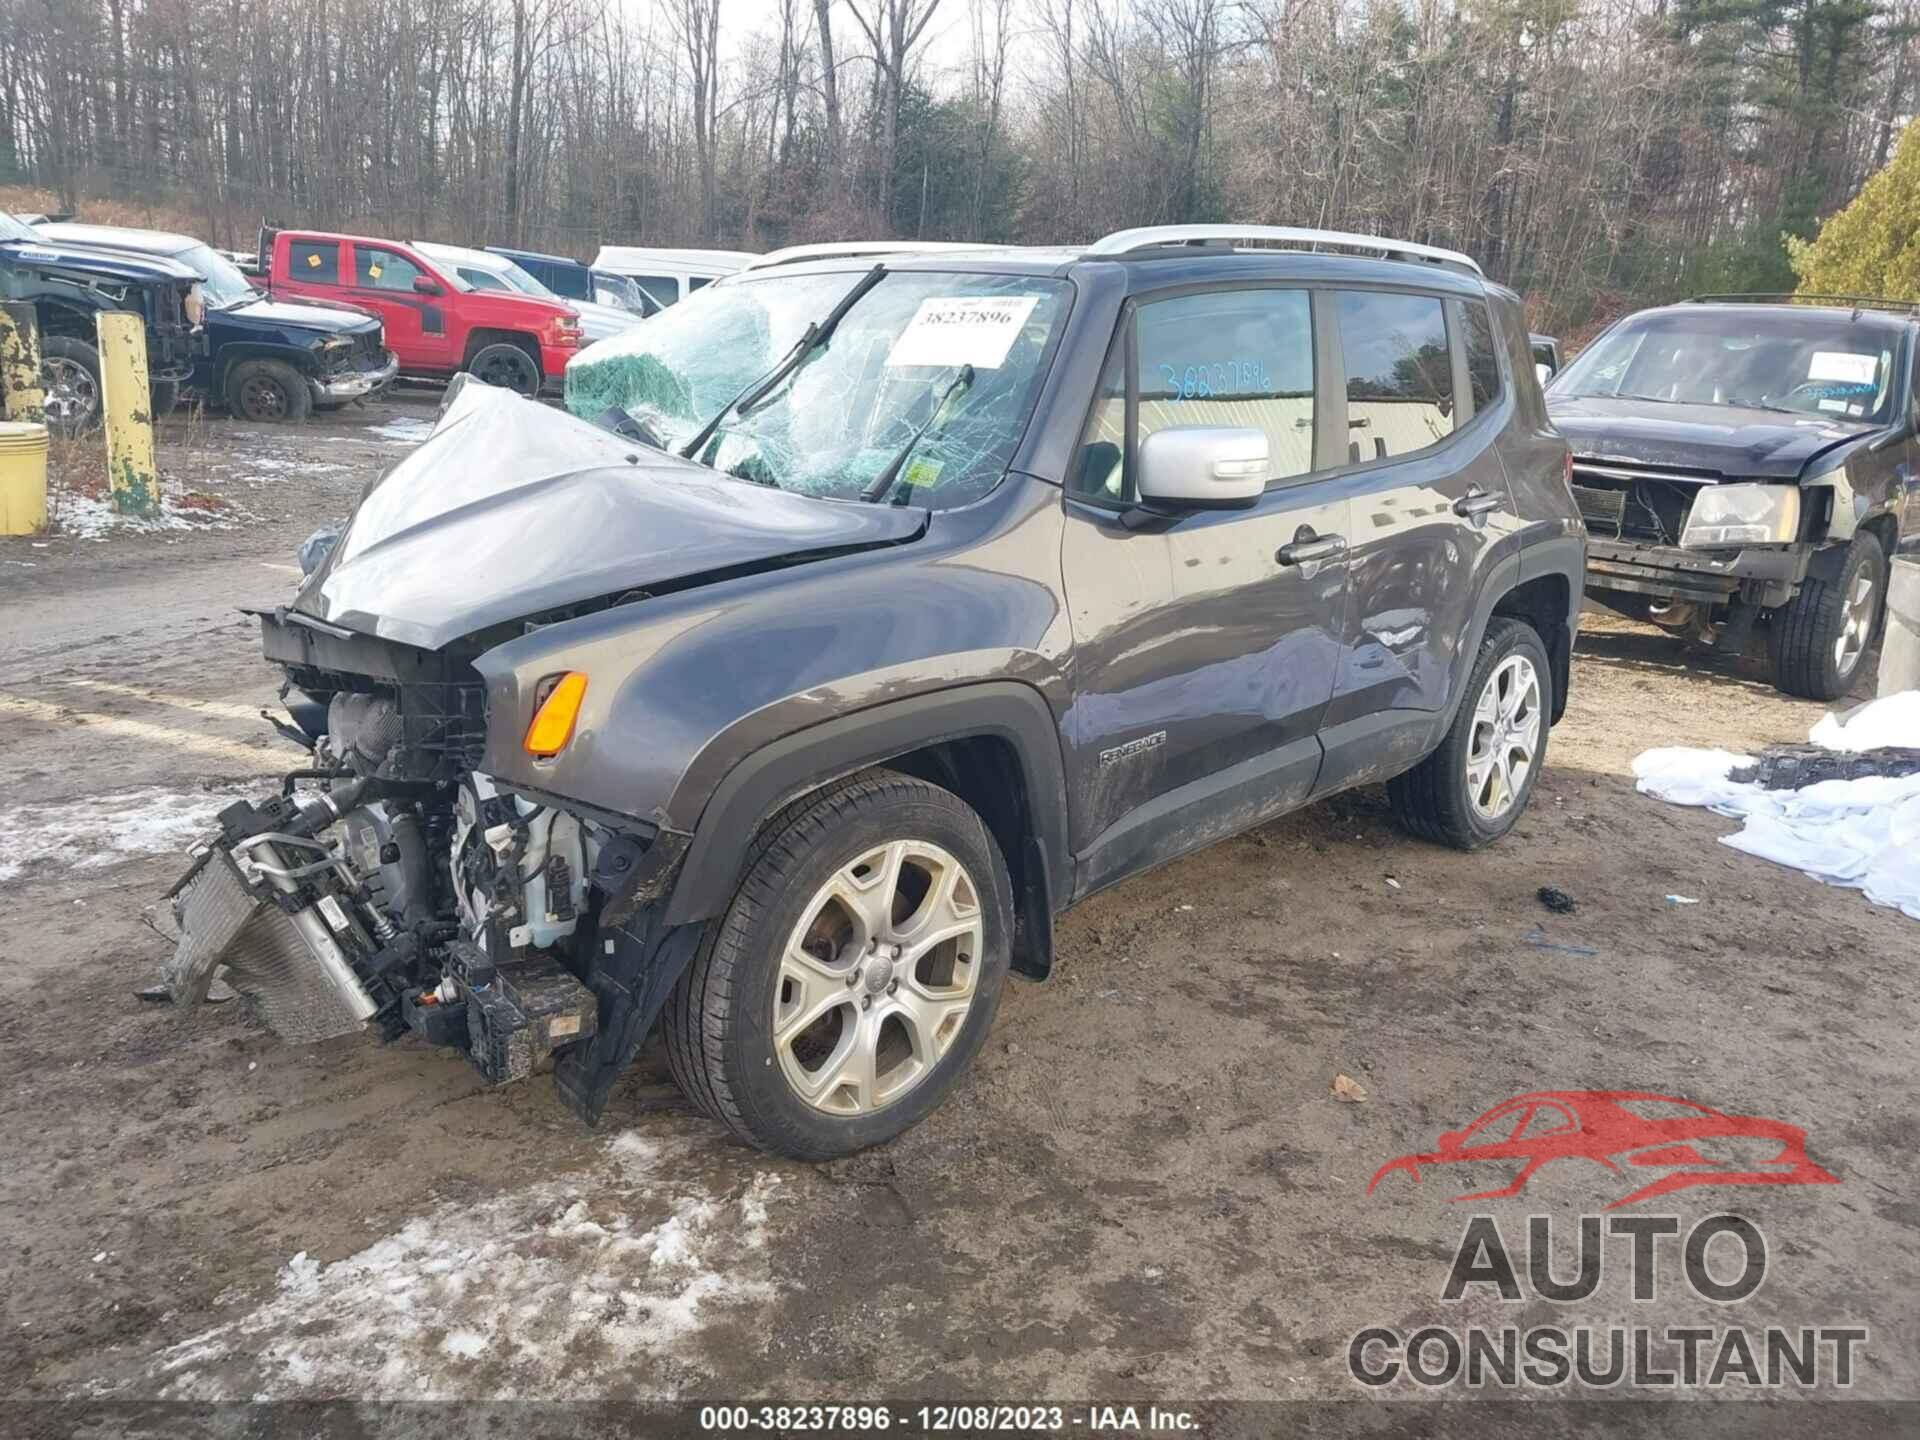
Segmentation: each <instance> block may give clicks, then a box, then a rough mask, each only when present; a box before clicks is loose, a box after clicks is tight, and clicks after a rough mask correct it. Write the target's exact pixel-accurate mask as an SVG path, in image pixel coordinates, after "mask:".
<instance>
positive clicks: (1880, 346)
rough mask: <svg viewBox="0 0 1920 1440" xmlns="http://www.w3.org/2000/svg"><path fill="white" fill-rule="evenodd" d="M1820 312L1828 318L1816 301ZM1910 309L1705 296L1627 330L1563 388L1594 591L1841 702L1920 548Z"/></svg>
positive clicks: (1634, 321) (1795, 691)
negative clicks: (1764, 658)
mask: <svg viewBox="0 0 1920 1440" xmlns="http://www.w3.org/2000/svg"><path fill="white" fill-rule="evenodd" d="M1808 302H1813V303H1808ZM1916 337H1920V318H1917V317H1916V312H1915V309H1914V306H1913V304H1912V303H1911V302H1908V301H1899V302H1891V301H1879V300H1862V299H1854V298H1851V297H1845V296H1798V297H1794V296H1774V297H1756V296H1725V297H1718V296H1702V297H1700V298H1699V299H1696V300H1690V301H1686V302H1684V303H1682V304H1678V305H1668V306H1663V307H1661V308H1658V309H1653V310H1642V311H1639V312H1638V313H1636V314H1633V315H1629V316H1627V317H1626V318H1625V319H1623V320H1620V321H1618V322H1616V323H1615V324H1614V325H1613V326H1612V328H1610V329H1608V330H1606V331H1605V332H1603V333H1602V334H1601V335H1600V337H1599V338H1598V339H1597V340H1595V341H1594V342H1593V343H1592V344H1591V345H1589V346H1588V347H1587V348H1586V349H1585V350H1584V351H1582V352H1581V354H1580V357H1579V358H1578V359H1577V360H1575V361H1573V362H1572V363H1571V364H1570V365H1568V366H1567V368H1566V369H1565V370H1563V371H1561V372H1560V374H1559V375H1558V376H1557V377H1555V379H1554V382H1553V384H1552V385H1551V386H1550V387H1549V388H1548V390H1547V406H1548V409H1549V411H1550V413H1551V414H1552V416H1553V423H1554V425H1555V426H1556V427H1557V428H1558V429H1559V430H1560V432H1561V433H1562V434H1563V435H1565V436H1566V437H1567V438H1568V439H1569V440H1570V441H1571V442H1572V444H1573V450H1574V459H1573V493H1574V497H1575V498H1576V499H1577V500H1578V501H1579V504H1580V510H1581V514H1582V515H1583V517H1584V518H1585V520H1586V524H1587V533H1588V535H1589V536H1590V540H1589V547H1588V565H1587V587H1586V588H1587V593H1588V594H1589V595H1591V596H1592V597H1593V598H1594V599H1596V600H1598V601H1599V602H1600V603H1601V604H1603V605H1606V606H1607V607H1608V608H1610V609H1613V610H1617V611H1620V612H1621V613H1623V614H1626V615H1629V616H1631V617H1633V618H1635V619H1640V620H1648V621H1651V622H1653V623H1655V624H1657V625H1660V626H1662V627H1664V628H1666V629H1668V630H1671V631H1674V632H1676V633H1678V634H1682V635H1685V636H1687V637H1689V638H1691V639H1693V640H1695V641H1697V642H1701V643H1704V644H1707V645H1709V646H1711V647H1712V648H1713V649H1715V650H1719V651H1725V652H1728V653H1732V654H1735V655H1737V654H1739V653H1740V651H1741V650H1743V649H1744V648H1745V646H1746V641H1747V638H1748V636H1749V634H1750V633H1751V631H1752V628H1753V626H1754V624H1755V622H1756V621H1757V620H1759V619H1760V618H1761V617H1763V616H1764V617H1765V618H1766V621H1767V649H1768V654H1769V658H1770V660H1771V662H1772V666H1773V680H1774V684H1775V685H1776V686H1777V687H1778V688H1779V689H1781V690H1782V691H1784V692H1786V693H1787V694H1789V695H1801V696H1805V697H1806V698H1808V699H1811V700H1837V699H1839V698H1840V697H1841V696H1843V695H1845V694H1846V693H1847V692H1848V691H1849V690H1850V689H1852V688H1853V684H1854V681H1855V680H1856V679H1857V678H1858V677H1859V674H1860V670H1861V666H1862V664H1863V662H1864V661H1865V659H1866V656H1867V653H1868V651H1869V649H1870V648H1871V647H1872V645H1873V643H1874V642H1875V640H1876V638H1877V637H1878V635H1879V631H1880V626H1881V621H1882V618H1883V616H1884V614H1885V607H1886V595H1887V580H1888V575H1889V571H1890V564H1891V561H1892V559H1893V557H1894V555H1895V554H1896V553H1900V552H1903V551H1905V552H1909V553H1910V552H1912V551H1913V550H1914V549H1915V546H1916V544H1917V543H1920V500H1916V499H1915V498H1914V496H1913V495H1912V493H1911V486H1912V482H1911V480H1910V479H1909V477H1910V476H1912V475H1914V474H1915V472H1916V469H1920V436H1916V425H1917V424H1920V411H1917V410H1916V406H1915V399H1914V388H1915V369H1914V367H1915V363H1916V358H1917V357H1916V343H1915V342H1916Z"/></svg>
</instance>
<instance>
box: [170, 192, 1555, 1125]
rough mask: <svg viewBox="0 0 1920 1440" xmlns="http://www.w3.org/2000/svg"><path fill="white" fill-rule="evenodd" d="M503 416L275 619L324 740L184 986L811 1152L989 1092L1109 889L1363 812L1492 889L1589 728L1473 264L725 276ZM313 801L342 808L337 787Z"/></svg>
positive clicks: (1126, 241) (283, 656) (1091, 261)
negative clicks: (563, 392) (1463, 852)
mask: <svg viewBox="0 0 1920 1440" xmlns="http://www.w3.org/2000/svg"><path fill="white" fill-rule="evenodd" d="M567 389H568V398H569V404H570V405H571V406H572V407H573V409H574V410H575V411H576V415H575V416H569V415H565V414H562V413H559V412H557V411H554V410H551V409H548V408H545V407H542V406H540V405H538V404H534V403H532V402H529V401H526V400H523V399H521V398H520V397H518V396H515V395H512V394H510V393H508V392H505V391H500V390H490V389H488V388H486V387H485V386H481V385H476V384H464V385H461V386H457V387H456V388H455V390H454V391H453V392H452V394H451V398H450V399H449V401H448V403H447V405H446V408H445V410H444V412H443V414H442V417H441V419H440V421H439V424H438V425H437V427H436V428H435V430H434V432H433V434H432V436H431V437H430V438H429V439H428V440H427V441H425V442H424V443H423V444H422V445H421V446H420V447H419V449H417V450H416V451H414V452H413V453H412V454H411V455H409V456H408V457H407V458H406V459H405V460H403V461H402V462H401V463H400V464H399V465H397V466H396V467H394V468H393V469H392V470H391V471H389V472H388V473H387V474H386V476H385V477H383V478H382V479H381V480H380V481H379V482H378V483H377V484H376V485H374V486H373V487H372V488H371V489H370V490H369V491H368V492H367V494H366V495H365V497H364V498H363V499H362V501H361V502H360V505H359V508H358V510H357V511H356V513H355V514H354V516H353V517H352V520H351V521H350V523H349V524H348V525H347V527H346V529H345V532H344V533H343V534H342V535H341V536H340V538H339V540H338V542H337V543H336V544H334V545H333V547H332V548H331V550H330V551H328V552H327V553H326V554H325V556H324V558H322V559H320V560H319V561H318V563H317V564H316V565H315V567H314V568H313V570H312V572H311V573H310V574H309V575H308V576H307V578H306V580H305V581H304V583H303V584H302V585H301V587H300V589H299V592H298V594H297V596H296V597H295V598H294V599H293V600H292V601H291V602H290V603H287V604H283V605H279V606H275V607H273V608H270V609H264V610H261V611H259V612H258V614H259V620H260V625H261V630H262V634H263V636H264V643H265V651H266V658H267V659H268V660H269V661H270V662H272V663H273V664H275V665H277V666H278V667H280V668H281V670H282V671H283V672H284V674H285V677H286V688H285V691H284V692H283V693H284V695H285V697H286V699H287V702H288V709H289V714H290V717H291V722H290V723H287V724H286V725H285V726H284V728H285V729H286V730H287V731H288V732H290V733H292V734H294V735H295V736H296V737H298V738H299V739H301V740H302V741H303V742H304V743H305V744H307V745H308V746H310V747H311V749H312V752H313V753H312V755H311V757H309V758H308V759H306V760H305V761H304V762H303V764H302V767H301V769H300V770H298V771H295V772H294V773H293V774H291V775H290V776H289V777H288V779H287V782H286V785H285V787H284V789H283V791H282V793H280V794H276V795H273V796H269V797H266V798H263V799H261V800H258V801H251V802H249V801H242V802H238V803H236V804H235V805H233V806H232V807H230V808H229V809H228V810H227V811H226V812H224V813H223V815H222V816H221V830H220V834H219V835H218V836H216V837H213V838H211V839H210V840H209V842H208V843H207V844H206V845H205V846H204V847H203V849H202V850H201V853H200V855H199V857H198V859H197V862H196V864H195V866H194V868H193V869H192V870H191V871H190V872H189V874H188V875H187V876H186V877H185V878H184V879H183V880H182V882H181V884H180V885H179V887H177V889H176V893H175V912H176V915H177V918H178V920H179V923H180V927H181V938H180V941H179V947H178V950H177V953H176V954H175V956H174V958H173V960H172V962H171V964H170V966H169V967H168V983H169V985H170V987H171V989H172V991H173V994H174V996H175V998H176V999H177V1000H179V1001H181V1002H192V1001H194V1000H197V999H199V998H201V997H202V996H203V995H204V994H205V991H206V987H207V985H208V984H209V983H210V981H211V979H212V977H213V975H214V972H215V971H216V970H217V969H219V968H220V967H222V966H224V967H226V970H227V973H228V977H229V979H230V980H231V982H232V983H233V984H234V986H235V987H236V988H238V989H240V990H242V991H245V992H247V993H249V994H251V995H253V996H255V997H256V999H257V1000H258V1002H259V1004H260V1006H261V1008H262V1010H263V1011H264V1013H265V1015H266V1018H267V1019H268V1021H269V1022H270V1023H271V1024H272V1025H273V1026H274V1027H275V1028H276V1029H278V1030H280V1031H281V1032H282V1033H283V1034H286V1035H291V1036H299V1037H315V1036H321V1035H331V1034H338V1033H342V1032H345V1031H349V1030H353V1029H357V1028H361V1027H369V1028H372V1029H374V1030H376V1031H378V1032H379V1033H380V1034H381V1035H383V1036H385V1037H388V1038H397V1037H400V1036H404V1035H409V1034H411V1035H415V1036H418V1037H422V1038H424V1039H426V1040H429V1041H433V1042H437V1043H442V1044H446V1045H450V1046H453V1047H455V1048H457V1049H459V1050H460V1051H462V1052H463V1053H464V1054H465V1055H466V1056H467V1057H468V1058H469V1059H470V1060H471V1062H472V1063H473V1064H474V1066H476V1067H477V1068H478V1069H479V1071H480V1072H481V1073H482V1074H483V1075H485V1076H487V1077H488V1078H489V1079H491V1080H496V1081H506V1080H512V1079H517V1078H520V1077H522V1076H525V1075H528V1074H531V1073H533V1072H534V1071H535V1070H537V1069H542V1068H545V1067H546V1066H548V1065H551V1066H552V1067H553V1070H554V1075H555V1080H556V1083H557V1087H558V1091H559V1094H560V1095H561V1097H562V1098H563V1099H564V1100H565V1101H566V1103H567V1104H569V1105H570V1106H571V1107H573V1108H574V1109H575V1110H576V1111H577V1112H578V1113H579V1114H580V1115H581V1116H583V1117H584V1118H586V1119H588V1120H589V1121H591V1120H594V1119H597V1118H598V1116H599V1115H600V1113H601V1111H602V1108H603V1107H604V1105H605V1104H606V1100H607V1095H608V1091H609V1089H610V1087H611V1085H612V1083H613V1081H614V1080H615V1078H616V1077H617V1076H618V1075H619V1074H620V1073H621V1071H622V1070H623V1069H624V1068H625V1067H626V1066H627V1064H628V1063H629V1062H630V1061H631V1060H632V1059H633V1057H634V1055H635V1054H636V1052H637V1051H638V1050H639V1049H640V1046H641V1044H642V1043H643V1041H644V1040H645V1039H646V1037H647V1035H648V1034H649V1033H650V1032H651V1030H652V1029H653V1027H654V1026H655V1024H656V1023H658V1024H659V1026H660V1028H661V1030H662V1031H663V1033H664V1037H665V1042H666V1053H667V1057H668V1060H669V1062H670V1064H671V1066H672V1070H673V1073H674V1075H675V1077H676V1078H677V1080H678V1082H679V1084H680V1086H681V1087H682V1088H683V1089H684V1091H685V1092H686V1095H687V1097H688V1098H689V1100H691V1101H692V1103H694V1104H695V1105H697V1106H699V1107H700V1108H701V1109H702V1110H704V1111H705V1112H706V1113H707V1114H709V1115H711V1116H712V1117H713V1118H714V1119H715V1120H716V1121H718V1122H719V1123H721V1124H723V1125H725V1126H727V1127H728V1128H729V1129H731V1130H732V1131H733V1132H734V1133H736V1134H738V1135H739V1136H741V1137H743V1138H744V1139H746V1140H748V1141H751V1142H752V1143H754V1144H756V1145H760V1146H763V1147H766V1148H767V1149H770V1150H774V1151H777V1152H780V1153H782V1154H787V1155H792V1156H801V1157H809V1158H821V1157H827V1156H834V1155H841V1154H845V1153H847V1152H849V1151H852V1150H856V1149H859V1148H860V1147H862V1146H867V1145H872V1144H875V1143H877V1142H880V1141H884V1140H886V1139H888V1138H890V1137H892V1136H894V1135H896V1134H898V1133H899V1132H900V1131H901V1130H902V1129H904V1128H905V1127H907V1126H908V1125H911V1124H913V1123H914V1122H915V1121H916V1120H918V1119H920V1118H921V1117H922V1116H924V1115H926V1114H927V1113H928V1112H929V1111H930V1110H932V1109H933V1108H934V1107H935V1106H936V1105H937V1104H939V1103H940V1101H941V1099H942V1098H943V1097H944V1096H945V1095H946V1094H948V1093H949V1091H950V1090H951V1089H952V1087H953V1085H954V1083H955V1081H956V1079H957V1078H958V1076H959V1075H960V1073H961V1072H962V1071H963V1070H964V1068H965V1067H966V1065H967V1063H968V1061H969V1060H970V1059H971V1058H972V1057H973V1056H974V1055H975V1054H976V1053H977V1052H978V1050H979V1049H980V1046H981V1044H982V1043H983V1041H984V1039H985V1037H986V1034H987V1031H988V1029H989V1027H990V1026H991V1024H992V1022H993V1016H994V1010H995V1007H996V1005H997V1004H998V1001H999V996H1000V992H1001V989H1002V985H1003V982H1004V981H1005V979H1006V977H1007V975H1008V973H1009V972H1010V971H1011V972H1017V973H1019V974H1021V975H1024V976H1028V977H1031V978H1034V979H1039V978H1043V977H1045V976H1046V975H1047V973H1048V971H1049V970H1050V969H1051V967H1052V964H1053V934H1054V919H1055V917H1056V916H1057V915H1058V914H1059V913H1060V912H1061V911H1063V910H1065V909H1067V908H1068V907H1069V906H1071V905H1073V904H1075V903H1076V902H1078V901H1080V900H1084V899H1085V898H1087V897H1088V896H1090V895H1092V894H1094V893H1096V892H1098V891H1100V890H1102V889H1103V888H1105V887H1107V886H1109V885H1113V884H1116V883H1118V882H1121V881H1124V880H1126V879H1127V878H1128V877H1130V876H1133V875H1137V874H1139V873H1140V872H1142V871H1144V870H1146V869H1148V868H1150V867H1152V866H1155V865H1160V864H1163V863H1165V862H1167V861H1169V860H1172V859H1175V858H1176V857H1178V856H1180V855H1183V854H1185V853H1187V852H1189V851H1191V850H1194V849H1195V848H1197V847H1199V846H1203V845H1206V844H1209V843H1211V842H1213V841H1216V840H1220V839H1223V838H1225V837H1227V836H1230V835H1233V834H1235V833H1237V832H1240V831H1243V830H1246V829H1247V828H1249V827H1251V826H1254V825H1258V824H1260V823H1261V822H1263V821H1266V820H1269V819H1271V818H1273V817H1275V816H1277V815H1280V814H1283V813H1285V812H1286V811H1288V810H1291V809H1294V808H1296V807H1298V806H1301V805H1304V804H1308V803H1310V802H1312V801H1314V800H1316V799H1319V798H1321V797H1323V796H1327V795H1331V794H1334V793H1337V792H1339V791H1341V790H1345V789H1349V788H1351V787H1353V786H1356V785H1363V784H1369V783H1378V782H1385V783H1386V784H1387V785H1388V787H1389V794H1390V795H1391V797H1392V801H1393V806H1394V809H1395V811H1396V813H1397V814H1398V815H1399V817H1400V818H1401V820H1402V821H1403V822H1404V823H1405V825H1406V827H1407V828H1408V829H1409V830H1411V831H1412V832H1413V833H1414V834H1416V835H1419V836H1422V837H1425V838H1427V839H1430V840H1434V841H1438V842H1441V843H1445V844H1449V845H1453V846H1458V847H1460V848H1463V849H1473V848H1475V847H1477V846H1480V845H1483V844H1486V843H1488V842H1490V841H1493V840H1496V839H1498V838H1499V837H1500V836H1502V835H1503V834H1505V833H1506V832H1507V830H1508V829H1510V828H1511V827H1512V825H1513V824H1514V822H1515V820H1516V819H1517V818H1518V817H1519V815H1520V814H1521V812H1522V811H1523V809H1524V808H1525V806H1526V804H1527V801H1528V798H1529V796H1530V795H1531V793H1532V791H1533V789H1534V787H1535V785H1536V783H1537V781H1538V778H1539V774H1540V770H1541V767H1542V765H1543V764H1544V762H1545V758H1546V752H1547V741H1548V732H1549V728H1550V727H1551V725H1552V724H1553V723H1554V721H1555V720H1556V719H1558V718H1559V716H1560V715H1561V714H1562V712H1563V710H1564V708H1565V706H1566V699H1567V684H1568V679H1569V668H1570V653H1571V649H1572V644H1573V637H1574V630H1575V626H1576V623H1577V617H1578V613H1579V607H1580V591H1581V579H1582V574H1583V571H1584V568H1585V558H1586V557H1585V538H1584V533H1583V531H1582V528H1581V524H1580V518H1579V512H1578V510H1577V509H1576V507H1575V505H1574V501H1573V496H1572V494H1571V492H1570V490H1569V488H1568V480H1567V465H1568V459H1569V455H1568V450H1567V446H1566V443H1565V442H1564V441H1563V440H1561V439H1560V438H1559V437H1558V436H1557V435H1556V434H1554V432H1553V431H1552V429H1551V428H1550V427H1549V425H1548V424H1547V418H1546V410H1545V406H1544V403H1543V401H1542V398H1541V394H1540V388H1539V384H1538V381H1537V379H1536V378H1535V373H1534V368H1533V360H1532V357H1531V355H1530V353H1529V348H1528V337H1527V329H1526V324H1525V321H1524V318H1523V316H1522V313H1521V307H1520V304H1519V301H1518V300H1517V298H1516V297H1515V296H1513V295H1512V294H1511V293H1510V292H1508V291H1506V290H1503V289H1501V288H1500V287H1498V286H1495V285H1492V284H1490V283H1488V282H1487V281H1486V280H1485V278H1484V277H1483V276H1482V275H1481V274H1480V273H1479V271H1478V269H1477V267H1476V266H1475V265H1474V264H1473V262H1472V261H1470V260H1468V259H1467V258H1466V257H1465V256H1462V255H1458V254H1455V253H1453V252H1450V251H1444V250H1437V249H1433V248H1431V247H1426V246H1420V245H1411V244H1403V243H1400V242H1397V241H1391V240H1383V239H1377V238H1373V237H1367V236H1354V235H1341V234H1331V233H1326V232H1318V231H1298V230H1281V229H1257V228H1255V229H1249V228H1244V227H1212V226H1197V227H1196V226H1183V227H1172V228H1164V229H1154V230H1143V231H1127V232H1123V233H1120V234H1116V235H1112V236H1109V237H1107V238H1106V239H1104V240H1102V241H1100V242H1099V243H1097V244H1095V245H1093V246H1091V247H1088V248H1086V249H1073V250H1004V251H993V250H978V251H967V252H954V253H948V254H942V255H937V256H933V255H920V256H905V255H903V256H890V257H884V258H882V259H880V260H879V261H878V262H877V263H876V262H875V260H874V259H873V257H871V256H869V257H865V258H864V259H861V260H837V261H820V262H815V263H811V264H797V265H793V266H783V267H779V268H778V269H774V270H769V271H766V272H762V273H759V274H744V275H741V276H738V277H735V278H733V279H729V280H726V281H723V282H721V283H717V284H715V285H713V286H711V287H709V288H708V289H706V290H704V291H702V292H701V293H699V294H697V295H695V296H693V297H692V298H691V299H689V300H687V301H685V302H684V303H683V304H681V305H679V306H677V307H675V308H674V309H673V310H671V311H668V312H666V313H665V314H663V315H661V316H659V317H656V318H655V319H653V320H650V321H648V322H647V323H646V324H645V325H643V326H640V327H638V328H637V329H635V330H633V331H631V332H629V333H628V334H627V335H624V336H621V337H617V338H616V339H614V340H610V341H607V342H605V343H603V344H601V345H599V346H596V347H594V348H593V349H592V350H590V351H587V352H583V353H582V354H581V355H580V356H579V357H578V358H577V359H575V360H574V362H573V363H572V365H571V366H570V367H569V370H568V375H567ZM316 774H317V775H318V776H319V777H320V779H319V783H320V784H321V785H322V786H324V789H323V790H322V792H321V793H319V794H317V795H316V794H308V793H303V792H302V791H301V790H300V788H299V787H300V786H301V785H302V784H312V783H314V782H313V778H312V777H314V776H315V775H316Z"/></svg>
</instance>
